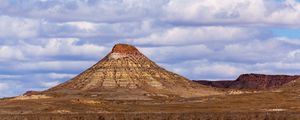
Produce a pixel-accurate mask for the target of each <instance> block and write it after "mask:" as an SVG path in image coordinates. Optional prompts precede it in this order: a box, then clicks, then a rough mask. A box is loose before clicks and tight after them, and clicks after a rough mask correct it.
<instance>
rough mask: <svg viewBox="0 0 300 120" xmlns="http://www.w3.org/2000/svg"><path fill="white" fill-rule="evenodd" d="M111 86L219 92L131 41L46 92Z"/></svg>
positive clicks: (181, 92)
mask: <svg viewBox="0 0 300 120" xmlns="http://www.w3.org/2000/svg"><path fill="white" fill-rule="evenodd" d="M108 89H109V90H112V89H130V91H134V90H139V91H138V92H140V93H141V94H145V95H157V96H164V95H172V96H174V95H175V96H181V97H189V96H206V95H213V94H219V93H218V92H217V91H215V90H214V89H212V88H209V87H207V86H203V85H199V84H195V83H194V82H192V81H190V80H188V79H186V78H184V77H182V76H180V75H178V74H175V73H172V72H169V71H167V70H165V69H164V68H161V67H160V66H158V65H157V64H156V63H154V62H153V61H151V60H149V59H148V58H147V57H146V56H144V55H143V54H142V53H140V52H139V51H138V49H137V48H136V47H134V46H132V45H128V44H117V45H115V46H114V47H113V49H112V51H111V52H110V53H109V54H108V55H107V56H106V57H104V58H103V59H102V60H100V61H99V62H98V63H96V64H95V65H93V66H92V67H91V68H89V69H87V70H86V71H84V72H82V73H81V74H79V75H78V76H76V77H75V78H73V79H71V80H70V81H67V82H65V83H62V84H60V85H58V86H55V87H53V88H51V89H49V90H47V91H45V92H44V93H49V92H57V91H65V90H79V91H98V92H99V91H105V90H108ZM122 91H124V90H122ZM141 91H142V92H141ZM115 93H116V92H115ZM128 94H129V93H128Z"/></svg>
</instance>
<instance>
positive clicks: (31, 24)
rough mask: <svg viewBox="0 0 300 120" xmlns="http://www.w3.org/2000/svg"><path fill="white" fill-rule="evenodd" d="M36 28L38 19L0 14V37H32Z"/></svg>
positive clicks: (36, 30) (36, 31)
mask: <svg viewBox="0 0 300 120" xmlns="http://www.w3.org/2000/svg"><path fill="white" fill-rule="evenodd" d="M38 30H39V22H38V20H33V19H26V18H17V17H9V16H0V38H32V37H35V36H37V35H38Z"/></svg>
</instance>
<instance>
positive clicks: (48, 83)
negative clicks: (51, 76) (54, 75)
mask: <svg viewBox="0 0 300 120" xmlns="http://www.w3.org/2000/svg"><path fill="white" fill-rule="evenodd" d="M59 83H60V82H59V81H49V82H40V85H41V86H42V87H46V88H50V87H54V86H56V85H58V84H59Z"/></svg>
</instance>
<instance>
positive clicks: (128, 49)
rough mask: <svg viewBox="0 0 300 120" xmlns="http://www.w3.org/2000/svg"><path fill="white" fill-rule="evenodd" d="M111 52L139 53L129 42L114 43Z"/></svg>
mask: <svg viewBox="0 0 300 120" xmlns="http://www.w3.org/2000/svg"><path fill="white" fill-rule="evenodd" d="M111 52H112V53H126V54H134V53H139V50H138V49H137V48H136V47H134V46H133V45H129V44H116V45H115V46H114V47H113V49H112V51H111Z"/></svg>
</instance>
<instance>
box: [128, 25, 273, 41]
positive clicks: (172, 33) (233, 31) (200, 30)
mask: <svg viewBox="0 0 300 120" xmlns="http://www.w3.org/2000/svg"><path fill="white" fill-rule="evenodd" d="M262 33H264V32H262V31H260V30H256V29H251V28H241V27H221V26H218V27H175V28H171V29H166V30H165V31H164V32H159V33H153V34H151V35H149V36H146V37H143V38H138V39H134V40H132V39H131V40H128V41H132V42H133V43H134V44H146V45H189V44H200V43H216V44H217V43H219V42H220V43H223V42H237V41H239V42H241V41H242V40H249V39H252V38H255V37H258V36H261V35H262ZM267 35H268V34H267Z"/></svg>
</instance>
